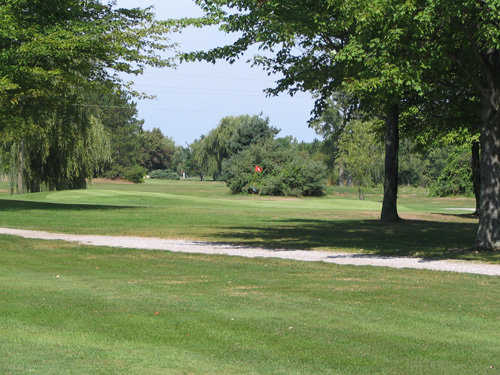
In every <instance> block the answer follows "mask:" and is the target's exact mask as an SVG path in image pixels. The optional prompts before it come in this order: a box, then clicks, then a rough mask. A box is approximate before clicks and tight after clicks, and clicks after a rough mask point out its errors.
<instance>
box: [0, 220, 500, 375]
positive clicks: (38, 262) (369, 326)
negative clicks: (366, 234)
mask: <svg viewBox="0 0 500 375" xmlns="http://www.w3.org/2000/svg"><path fill="white" fill-rule="evenodd" d="M55 212H59V211H58V210H56V211H55ZM0 257H1V259H2V262H0V302H1V303H0V358H1V359H0V373H2V374H27V373H36V374H61V373H68V374H90V373H92V374H124V373H126V374H287V375H288V374H343V375H345V374H357V375H358V374H371V375H373V374H426V375H429V374H439V375H442V374H454V375H455V374H496V373H498V370H497V369H498V368H499V367H500V363H499V362H498V361H499V357H498V353H499V352H500V338H499V336H498V332H500V320H499V319H498V316H500V302H499V299H498V290H499V288H500V278H498V277H485V276H476V275H462V274H454V273H443V272H430V271H416V270H412V271H408V270H391V269H384V268H374V267H373V268H372V267H348V266H336V265H331V264H322V263H302V262H291V261H284V260H272V259H265V260H264V259H243V258H237V257H220V256H202V255H187V254H172V253H166V252H155V251H149V252H145V251H136V250H119V249H110V248H96V247H84V246H79V245H74V244H68V243H62V242H55V241H35V240H26V239H20V238H16V237H10V236H0ZM491 366H493V367H494V368H493V369H492V368H490V367H491Z"/></svg>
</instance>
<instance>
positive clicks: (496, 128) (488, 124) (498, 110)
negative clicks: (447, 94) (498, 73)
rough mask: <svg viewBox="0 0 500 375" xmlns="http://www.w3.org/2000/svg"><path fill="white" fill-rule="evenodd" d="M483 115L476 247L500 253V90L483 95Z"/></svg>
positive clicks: (489, 91) (493, 90)
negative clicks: (499, 251)
mask: <svg viewBox="0 0 500 375" xmlns="http://www.w3.org/2000/svg"><path fill="white" fill-rule="evenodd" d="M485 91H486V90H485ZM495 103H497V104H496V105H495ZM482 112H483V113H482V115H483V119H482V120H483V124H482V127H481V137H480V141H481V197H480V210H479V229H478V231H477V236H476V246H477V247H478V248H479V249H483V250H500V88H497V89H495V88H493V89H491V90H487V93H486V94H485V95H483V110H482Z"/></svg>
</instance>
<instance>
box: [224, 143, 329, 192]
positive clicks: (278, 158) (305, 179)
mask: <svg viewBox="0 0 500 375" xmlns="http://www.w3.org/2000/svg"><path fill="white" fill-rule="evenodd" d="M256 165H258V166H260V167H262V169H263V172H262V173H258V172H256V171H255V166H256ZM224 173H225V175H226V183H227V185H228V186H229V188H230V189H231V191H232V192H233V193H241V192H245V193H251V194H261V195H291V196H299V195H303V196H313V195H322V194H323V192H324V188H325V185H324V180H325V173H326V168H325V166H324V165H323V164H322V163H320V162H317V161H314V160H312V159H311V158H310V157H309V156H308V155H307V154H305V153H299V152H297V148H296V147H288V148H286V147H283V146H281V145H280V144H279V143H278V142H277V141H275V140H268V141H266V142H262V143H256V144H253V145H251V146H250V147H248V148H246V149H245V150H243V151H241V152H240V153H238V154H236V155H235V156H233V157H232V158H230V159H229V160H228V161H227V162H226V163H225V164H224Z"/></svg>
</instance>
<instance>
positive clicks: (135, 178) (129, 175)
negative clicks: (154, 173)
mask: <svg viewBox="0 0 500 375" xmlns="http://www.w3.org/2000/svg"><path fill="white" fill-rule="evenodd" d="M145 176H146V169H144V168H143V167H141V166H140V165H135V166H133V167H129V168H126V169H125V170H124V171H123V178H125V179H126V180H128V181H130V182H133V183H135V184H142V183H143V182H144V177H145Z"/></svg>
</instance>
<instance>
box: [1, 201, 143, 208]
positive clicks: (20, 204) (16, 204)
mask: <svg viewBox="0 0 500 375" xmlns="http://www.w3.org/2000/svg"><path fill="white" fill-rule="evenodd" d="M124 208H137V207H134V206H113V205H101V204H71V203H49V202H35V201H23V200H11V199H0V210H2V211H18V210H19V211H22V210H120V209H124Z"/></svg>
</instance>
